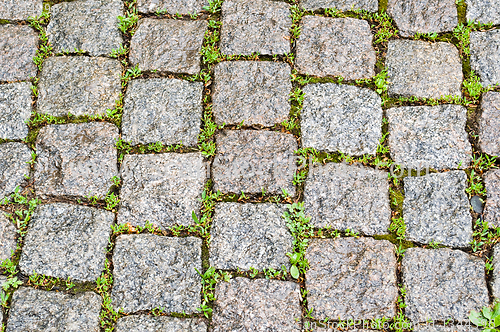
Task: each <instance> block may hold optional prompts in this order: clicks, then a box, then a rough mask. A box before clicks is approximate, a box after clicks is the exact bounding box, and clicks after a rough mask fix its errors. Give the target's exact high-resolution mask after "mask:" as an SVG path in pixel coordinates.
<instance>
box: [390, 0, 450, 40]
mask: <svg viewBox="0 0 500 332" xmlns="http://www.w3.org/2000/svg"><path fill="white" fill-rule="evenodd" d="M387 13H388V14H389V15H390V16H391V17H392V18H393V19H394V21H395V23H396V25H397V26H398V29H399V33H400V34H401V36H403V37H411V36H413V35H415V34H416V33H431V32H445V31H453V28H455V27H456V26H457V23H458V13H457V5H456V4H455V0H405V1H400V0H389V2H388V3H387Z"/></svg>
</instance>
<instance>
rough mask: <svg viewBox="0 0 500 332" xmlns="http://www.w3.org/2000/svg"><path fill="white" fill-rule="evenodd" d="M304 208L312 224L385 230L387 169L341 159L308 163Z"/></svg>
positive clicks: (367, 231)
mask: <svg viewBox="0 0 500 332" xmlns="http://www.w3.org/2000/svg"><path fill="white" fill-rule="evenodd" d="M304 208H305V211H306V215H308V216H311V224H312V225H314V226H315V227H321V228H323V227H327V226H331V227H332V228H333V229H338V230H343V231H345V230H346V229H350V230H353V231H355V232H361V233H363V234H366V235H374V234H387V229H388V228H389V225H390V222H391V221H390V220H391V209H390V206H389V183H388V181H387V172H384V171H381V170H375V169H372V168H369V167H364V166H361V165H346V164H344V163H340V164H337V163H328V164H326V165H316V166H313V167H310V168H309V175H308V178H307V180H306V183H305V188H304Z"/></svg>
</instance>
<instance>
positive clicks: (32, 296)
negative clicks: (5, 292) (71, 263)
mask: <svg viewBox="0 0 500 332" xmlns="http://www.w3.org/2000/svg"><path fill="white" fill-rule="evenodd" d="M101 304H102V298H101V297H100V296H99V295H97V294H96V293H94V292H85V293H80V294H78V295H68V294H64V293H58V292H48V291H44V290H38V289H33V288H27V287H21V288H19V289H18V290H17V291H15V292H14V296H13V297H12V304H11V306H10V308H11V309H10V314H9V320H8V321H7V329H6V332H18V331H30V332H42V331H54V332H56V331H57V332H59V331H61V332H62V331H67V332H81V331H86V332H87V331H88V332H99V331H100V328H99V314H100V312H101Z"/></svg>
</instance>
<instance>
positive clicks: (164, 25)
mask: <svg viewBox="0 0 500 332" xmlns="http://www.w3.org/2000/svg"><path fill="white" fill-rule="evenodd" d="M206 29H207V22H205V21H184V20H156V19H150V18H145V19H142V20H140V21H139V27H138V28H137V31H136V32H135V34H134V36H133V37H132V40H131V42H130V62H132V64H134V65H135V64H138V65H139V68H140V69H142V70H159V71H163V72H165V71H167V72H174V73H185V74H197V73H198V72H199V71H200V61H201V55H200V51H201V45H202V43H203V37H204V35H205V30H206Z"/></svg>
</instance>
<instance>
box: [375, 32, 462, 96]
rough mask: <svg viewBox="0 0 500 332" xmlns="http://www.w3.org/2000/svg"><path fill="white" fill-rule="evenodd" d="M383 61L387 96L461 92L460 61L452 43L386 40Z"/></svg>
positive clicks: (458, 93)
mask: <svg viewBox="0 0 500 332" xmlns="http://www.w3.org/2000/svg"><path fill="white" fill-rule="evenodd" d="M385 62H386V67H387V81H388V82H389V87H388V92H389V95H391V96H403V97H411V96H416V97H418V98H440V97H442V96H447V95H452V96H461V87H462V80H463V74H462V62H461V61H460V57H459V55H458V50H457V48H456V47H455V46H453V45H452V44H449V43H444V42H438V43H428V42H425V41H421V40H405V39H397V40H390V41H389V45H388V50H387V57H386V61H385Z"/></svg>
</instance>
